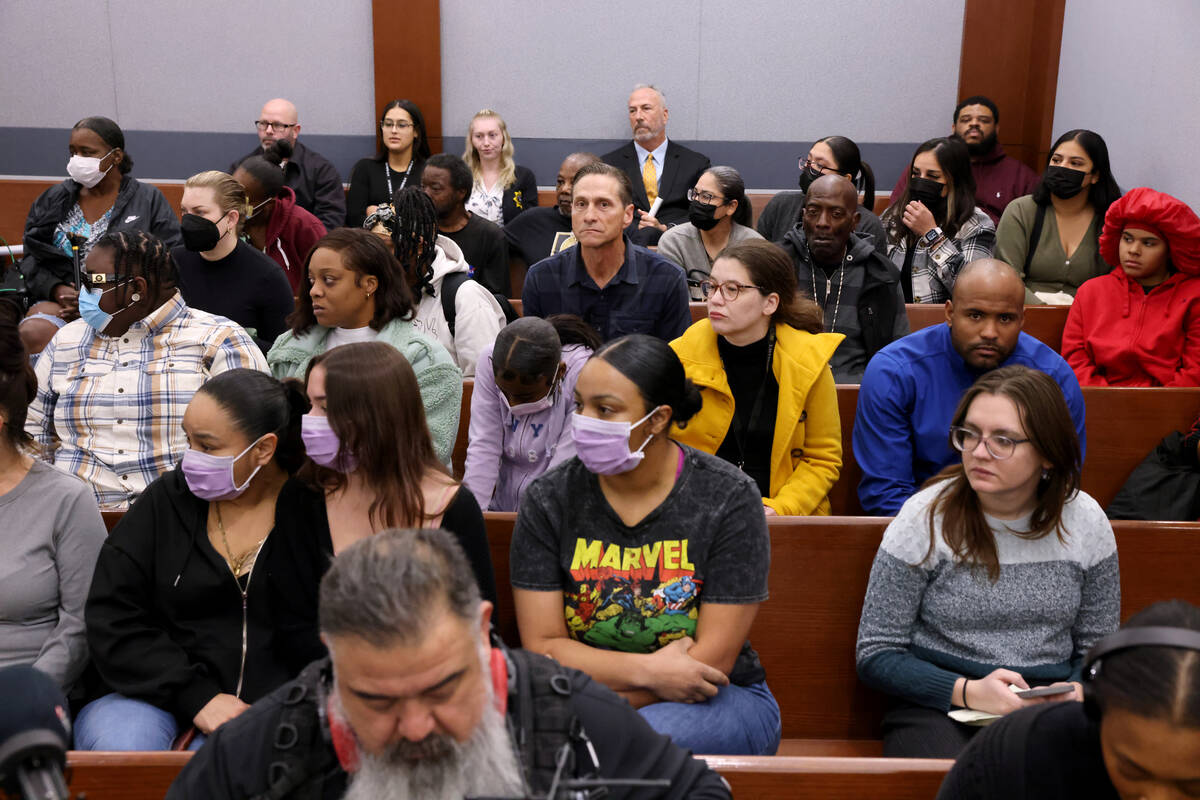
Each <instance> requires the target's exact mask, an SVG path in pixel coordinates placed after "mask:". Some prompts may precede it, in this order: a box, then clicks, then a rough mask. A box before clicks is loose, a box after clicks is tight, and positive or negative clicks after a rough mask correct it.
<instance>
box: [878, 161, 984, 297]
mask: <svg viewBox="0 0 1200 800" xmlns="http://www.w3.org/2000/svg"><path fill="white" fill-rule="evenodd" d="M908 174H909V180H908V185H906V186H905V187H904V190H903V191H902V192H901V193H900V194H899V195H896V194H893V195H892V197H893V200H892V204H891V205H890V206H888V208H887V210H886V211H884V212H883V216H882V217H881V218H880V221H881V222H882V223H883V227H884V230H885V231H886V232H887V237H888V239H887V240H888V248H887V251H888V257H889V258H890V259H892V263H894V264H895V265H896V266H897V267H899V268H900V286H901V287H902V288H903V289H904V299H905V302H909V303H943V302H945V301H946V300H948V299H950V295H951V293H952V292H953V290H954V280H955V277H956V276H957V275H958V273H959V271H960V270H962V268H963V267H964V266H966V265H967V264H970V263H971V262H972V261H975V260H977V259H980V258H991V256H992V249H993V248H994V247H995V245H996V226H995V224H994V223H993V222H992V220H991V218H990V217H989V216H988V215H987V214H985V213H984V212H983V210H982V209H980V208H978V207H977V206H976V205H975V202H976V201H975V178H974V177H973V176H972V175H971V160H970V157H969V156H968V155H967V146H966V145H964V144H963V143H962V142H961V141H959V140H958V139H930V140H929V141H927V142H923V143H922V144H921V145H920V146H919V147H917V151H916V153H915V154H913V160H912V164H911V165H910V166H909V170H908Z"/></svg>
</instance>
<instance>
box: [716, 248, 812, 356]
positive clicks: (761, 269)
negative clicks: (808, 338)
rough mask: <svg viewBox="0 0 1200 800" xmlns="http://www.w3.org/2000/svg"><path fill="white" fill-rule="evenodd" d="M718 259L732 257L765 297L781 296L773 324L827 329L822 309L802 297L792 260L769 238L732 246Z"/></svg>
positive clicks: (809, 328) (773, 316)
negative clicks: (743, 268)
mask: <svg viewBox="0 0 1200 800" xmlns="http://www.w3.org/2000/svg"><path fill="white" fill-rule="evenodd" d="M717 258H729V259H732V260H734V261H736V262H738V263H739V264H741V265H742V266H743V267H745V268H746V272H747V273H749V275H750V283H752V284H754V285H755V286H758V287H760V289H761V291H762V293H763V295H768V294H772V293H773V294H777V295H779V307H778V308H776V309H775V313H774V314H772V315H771V321H772V322H774V323H775V324H777V325H791V326H792V327H793V328H795V329H796V330H801V331H808V332H809V333H820V332H821V331H822V330H824V327H825V323H824V320H823V319H822V314H821V307H820V306H819V305H817V304H816V303H815V302H814V301H812V300H809V299H808V298H807V297H805V296H804V295H802V294H800V291H799V286H798V284H797V282H796V270H795V268H794V267H793V266H792V260H791V259H790V258H788V255H787V253H785V252H783V250H782V249H780V247H779V246H778V245H776V244H772V243H771V242H768V241H766V240H765V239H747V240H745V241H741V242H738V243H736V244H731V245H729V246H728V247H726V248H725V249H724V250H722V251H721V252H720V253H717ZM713 260H714V262H715V261H716V259H713Z"/></svg>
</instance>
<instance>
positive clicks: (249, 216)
mask: <svg viewBox="0 0 1200 800" xmlns="http://www.w3.org/2000/svg"><path fill="white" fill-rule="evenodd" d="M274 199H275V198H274V197H268V198H267V199H266V200H263V201H262V202H261V203H259V204H258V205H256V206H255V207H254V208H252V209H250V213H249V214H247V215H246V221H247V222H249V221H250V220H252V219H254V218H255V217H257V216H258V215H259V214H260V213H261V211H260V209H261V208H262V207H263V206H265V205H266V204H267V203H269V202H271V201H272V200H274Z"/></svg>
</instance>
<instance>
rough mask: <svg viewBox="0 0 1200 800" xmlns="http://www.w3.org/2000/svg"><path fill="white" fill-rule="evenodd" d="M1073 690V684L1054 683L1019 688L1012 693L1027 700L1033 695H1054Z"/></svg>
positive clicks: (1069, 692) (1068, 692)
mask: <svg viewBox="0 0 1200 800" xmlns="http://www.w3.org/2000/svg"><path fill="white" fill-rule="evenodd" d="M1074 691H1075V686H1074V684H1070V683H1056V684H1055V685H1053V686H1036V687H1034V688H1033V689H1019V690H1015V691H1014V692H1013V693H1014V694H1015V695H1016V696H1017V697H1019V698H1021V699H1022V700H1029V699H1032V698H1035V697H1056V696H1058V695H1062V694H1072V693H1073V692H1074Z"/></svg>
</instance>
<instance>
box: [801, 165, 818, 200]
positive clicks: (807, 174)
mask: <svg viewBox="0 0 1200 800" xmlns="http://www.w3.org/2000/svg"><path fill="white" fill-rule="evenodd" d="M821 174H822V173H821V170H819V169H813V168H812V167H805V168H804V169H802V170H800V191H802V192H804V193H805V194H808V187H810V186H812V185H813V181H815V180H816V179H817V178H819V177H821Z"/></svg>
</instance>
